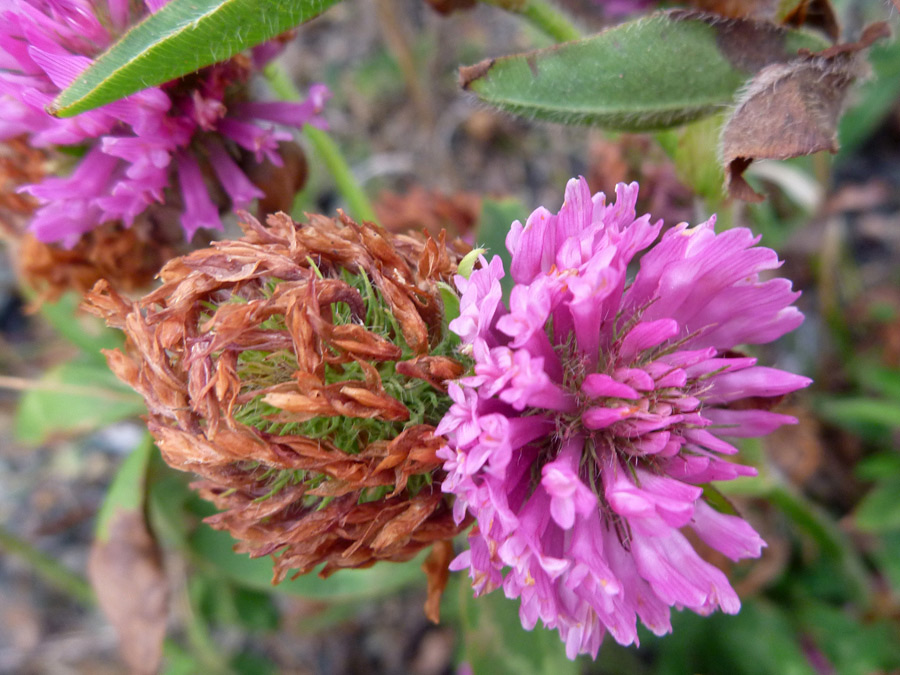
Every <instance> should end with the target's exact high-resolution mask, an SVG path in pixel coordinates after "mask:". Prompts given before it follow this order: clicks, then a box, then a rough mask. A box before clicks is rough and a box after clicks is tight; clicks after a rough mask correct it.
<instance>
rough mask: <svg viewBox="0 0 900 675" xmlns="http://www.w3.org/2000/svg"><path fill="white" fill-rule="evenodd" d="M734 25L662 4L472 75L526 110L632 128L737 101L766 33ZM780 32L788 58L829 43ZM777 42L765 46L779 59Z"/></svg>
mask: <svg viewBox="0 0 900 675" xmlns="http://www.w3.org/2000/svg"><path fill="white" fill-rule="evenodd" d="M729 25H730V24H727V23H724V22H723V23H720V24H714V23H711V22H709V21H705V20H703V19H700V18H697V17H696V16H693V17H692V16H690V15H685V14H676V13H660V14H655V15H652V16H649V17H646V18H642V19H638V20H637V21H633V22H630V23H626V24H621V25H619V26H615V27H613V28H610V29H608V30H606V31H604V32H602V33H599V34H598V35H595V36H592V37H589V38H585V39H583V40H577V41H574V42H566V43H564V44H561V45H557V46H555V47H551V48H549V49H544V50H539V51H534V52H528V53H525V54H518V55H515V56H504V57H501V58H498V59H494V60H493V61H490V62H484V63H483V64H479V65H477V66H473V67H472V68H471V69H465V70H464V71H463V74H462V77H463V80H464V83H465V84H466V85H467V88H468V89H469V90H470V91H472V92H473V93H475V94H476V95H477V96H478V97H479V98H480V99H481V100H482V101H484V102H485V103H488V104H489V105H492V106H495V107H497V108H500V109H501V110H505V111H507V112H511V113H514V114H517V115H523V116H525V117H533V118H536V119H541V120H547V121H550V122H560V123H563V124H592V125H597V126H602V127H606V128H609V129H618V130H623V131H645V130H650V129H663V128H669V127H674V126H678V125H681V124H685V123H687V122H691V121H693V120H697V119H700V118H703V117H707V116H709V115H712V114H713V113H716V112H718V111H719V110H720V109H721V108H722V106H727V105H729V104H731V103H732V101H733V98H734V95H735V93H736V92H737V91H738V89H739V88H740V87H741V85H743V84H744V83H745V82H746V81H747V80H748V79H749V77H750V76H751V75H752V74H753V70H754V67H752V66H750V65H749V64H750V63H754V64H759V63H760V60H759V53H757V52H756V50H757V49H758V48H760V47H758V45H757V42H758V41H759V38H758V36H755V38H756V39H755V40H754V39H753V38H750V39H747V40H740V39H739V37H738V36H737V35H736V34H734V33H732V32H731V29H730V28H726V26H729ZM738 32H740V31H739V30H738V31H735V33H738ZM747 32H748V35H745V36H744V37H745V38H747V37H750V36H749V33H750V32H751V31H750V30H748V31H747ZM779 36H780V37H779V39H780V40H781V45H780V47H781V49H782V52H783V58H785V59H786V58H788V57H789V55H791V54H796V52H797V49H799V48H801V47H806V48H809V49H811V50H814V51H815V50H817V49H823V48H825V47H826V46H828V45H827V43H826V42H825V41H824V40H822V39H821V38H818V37H815V36H812V35H809V34H806V33H802V32H798V31H790V30H784V31H780V32H779ZM771 47H772V45H771V44H770V45H768V49H769V51H767V52H766V53H765V56H766V57H767V58H768V59H771V58H772V57H773V56H774V57H776V59H777V55H776V54H774V52H775V51H776V50H772V49H771ZM761 49H763V50H765V49H766V47H761ZM767 62H768V63H772V62H773V61H772V60H768V61H767ZM755 67H759V66H755Z"/></svg>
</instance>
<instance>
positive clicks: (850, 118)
mask: <svg viewBox="0 0 900 675" xmlns="http://www.w3.org/2000/svg"><path fill="white" fill-rule="evenodd" d="M869 63H870V64H871V66H872V71H873V76H872V78H871V79H870V80H869V81H868V82H866V83H864V84H863V85H862V86H861V87H860V89H859V91H858V93H857V95H856V96H855V97H854V101H853V103H854V104H853V107H852V108H850V109H849V110H848V111H847V112H846V113H844V116H843V117H842V118H841V123H840V126H839V128H838V137H839V138H840V141H841V153H840V158H841V159H842V158H845V157H847V156H849V155H850V153H852V152H853V151H854V150H857V149H858V148H859V146H860V145H861V144H862V143H863V142H865V140H866V139H867V138H868V137H869V136H871V135H872V133H873V132H874V131H875V130H876V129H877V127H878V125H879V124H881V123H882V122H883V121H884V120H885V118H886V117H887V116H888V114H889V113H890V110H891V108H892V107H893V105H894V103H895V102H896V101H897V97H898V96H900V41H898V40H891V41H890V42H879V43H877V44H875V45H873V46H872V49H871V51H870V52H869Z"/></svg>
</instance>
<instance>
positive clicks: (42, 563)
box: [0, 525, 96, 607]
mask: <svg viewBox="0 0 900 675" xmlns="http://www.w3.org/2000/svg"><path fill="white" fill-rule="evenodd" d="M0 548H4V549H6V550H7V551H8V552H9V553H12V554H15V555H18V556H19V557H21V558H24V559H25V561H26V562H27V563H28V564H29V565H30V566H31V568H32V569H33V570H34V571H35V573H36V574H37V575H38V576H39V577H41V578H42V579H43V580H44V581H46V582H47V583H48V584H49V585H50V586H53V587H54V588H55V589H57V590H58V591H61V592H63V593H65V594H66V595H68V596H70V597H71V598H73V599H75V600H77V601H78V602H80V603H81V604H82V605H85V606H88V607H92V606H93V605H94V604H95V603H96V598H95V597H94V591H93V589H92V588H91V585H90V584H89V583H88V582H87V581H85V580H84V578H82V577H81V576H79V575H78V574H76V573H75V572H73V571H72V570H70V569H69V568H68V567H66V566H65V565H63V564H62V563H60V562H59V561H58V560H56V559H54V558H51V557H50V556H49V555H47V554H46V553H43V552H42V551H39V550H38V549H36V548H35V547H34V546H32V545H31V544H29V543H28V542H27V541H25V540H23V539H20V538H19V537H17V536H16V535H14V534H13V533H12V532H10V531H9V530H7V529H6V528H5V527H3V526H2V525H0Z"/></svg>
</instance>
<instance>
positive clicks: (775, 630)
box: [655, 600, 816, 675]
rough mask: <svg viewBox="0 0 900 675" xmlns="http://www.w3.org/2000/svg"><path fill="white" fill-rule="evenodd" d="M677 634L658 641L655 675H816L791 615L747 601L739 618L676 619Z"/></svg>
mask: <svg viewBox="0 0 900 675" xmlns="http://www.w3.org/2000/svg"><path fill="white" fill-rule="evenodd" d="M672 624H673V628H672V632H673V636H672V637H669V638H664V639H663V640H661V641H660V643H659V645H658V646H659V650H660V654H659V661H658V667H657V669H656V670H655V672H656V675H693V674H694V673H704V675H816V670H815V669H814V668H813V667H812V665H811V664H810V663H809V661H808V660H807V658H806V656H805V654H804V653H803V650H802V648H801V646H800V640H799V636H797V635H796V633H795V632H794V630H793V628H792V626H791V623H790V620H789V618H788V616H787V615H786V614H785V612H784V611H783V610H782V609H779V608H778V607H777V606H775V605H773V604H771V603H768V602H765V601H762V600H750V601H746V602H744V604H743V607H741V611H740V613H739V614H737V615H736V616H728V615H725V614H718V613H717V614H714V615H712V616H709V617H701V616H698V615H696V614H694V613H692V612H681V613H680V614H676V615H674V616H673V620H672Z"/></svg>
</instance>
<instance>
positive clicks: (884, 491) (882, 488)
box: [856, 475, 900, 532]
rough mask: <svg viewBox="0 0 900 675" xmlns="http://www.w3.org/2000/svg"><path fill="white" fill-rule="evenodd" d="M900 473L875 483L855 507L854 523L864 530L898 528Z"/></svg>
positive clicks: (881, 530)
mask: <svg viewBox="0 0 900 675" xmlns="http://www.w3.org/2000/svg"><path fill="white" fill-rule="evenodd" d="M898 495H900V475H894V476H891V477H890V478H888V479H886V480H883V481H881V482H880V483H878V484H876V485H875V487H874V488H872V490H870V491H869V492H868V494H866V496H865V497H863V499H862V501H861V502H860V503H859V506H857V507H856V525H857V527H859V529H861V530H865V531H866V532H887V531H891V530H900V499H898V498H897V496H898Z"/></svg>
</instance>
